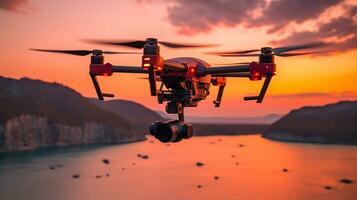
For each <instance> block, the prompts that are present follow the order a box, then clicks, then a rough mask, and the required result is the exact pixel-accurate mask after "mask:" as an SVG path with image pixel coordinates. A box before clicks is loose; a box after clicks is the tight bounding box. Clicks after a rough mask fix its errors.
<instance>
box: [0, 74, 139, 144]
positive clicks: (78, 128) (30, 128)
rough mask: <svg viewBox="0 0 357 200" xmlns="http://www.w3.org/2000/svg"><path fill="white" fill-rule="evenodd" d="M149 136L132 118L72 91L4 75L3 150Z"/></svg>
mask: <svg viewBox="0 0 357 200" xmlns="http://www.w3.org/2000/svg"><path fill="white" fill-rule="evenodd" d="M144 138H145V135H144V133H143V132H140V131H138V129H136V128H135V126H133V125H132V124H131V123H130V121H129V120H126V119H124V118H122V117H120V116H118V115H116V114H114V113H112V112H108V111H105V110H103V109H101V108H99V107H97V106H95V105H94V104H93V103H92V102H91V101H90V100H88V99H87V98H84V97H82V96H81V95H80V94H79V93H77V92H76V91H74V90H72V89H70V88H68V87H65V86H63V85H60V84H57V83H46V82H43V81H39V80H31V79H28V78H22V79H19V80H16V79H10V78H4V77H0V151H11V150H23V149H34V148H38V147H49V146H59V145H73V144H93V143H95V144H101V143H103V144H104V143H123V142H132V141H136V140H143V139H144Z"/></svg>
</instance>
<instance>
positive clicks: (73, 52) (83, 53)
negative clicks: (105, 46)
mask: <svg viewBox="0 0 357 200" xmlns="http://www.w3.org/2000/svg"><path fill="white" fill-rule="evenodd" d="M30 50H32V51H41V52H49V53H64V54H70V55H76V56H87V55H89V54H92V53H95V52H100V53H103V54H140V53H139V52H118V51H102V50H52V49H30Z"/></svg>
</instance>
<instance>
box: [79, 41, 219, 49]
mask: <svg viewBox="0 0 357 200" xmlns="http://www.w3.org/2000/svg"><path fill="white" fill-rule="evenodd" d="M83 41H85V42H90V43H94V44H104V45H114V46H127V47H132V48H136V49H142V48H144V46H145V44H146V41H145V40H91V39H85V40H83ZM158 43H160V44H162V45H164V46H166V47H169V48H174V49H176V48H204V47H215V46H218V45H217V44H189V43H173V42H164V41H158Z"/></svg>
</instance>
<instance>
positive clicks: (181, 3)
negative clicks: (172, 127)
mask: <svg viewBox="0 0 357 200" xmlns="http://www.w3.org/2000/svg"><path fill="white" fill-rule="evenodd" d="M312 2H313V3H312ZM0 27H1V29H0V45H1V53H0V75H1V76H5V77H13V78H21V77H30V78H33V79H41V80H44V81H49V82H58V83H61V84H64V85H66V86H69V87H71V88H73V89H75V90H76V91H78V92H80V93H81V94H82V95H83V96H86V97H95V96H96V94H95V90H94V88H93V86H92V83H91V82H90V77H89V76H88V70H89V69H88V67H89V61H90V60H89V59H90V57H76V56H69V55H61V54H49V53H40V52H32V51H29V50H28V49H29V48H45V49H94V48H100V49H105V50H125V51H136V50H135V49H129V48H124V47H110V46H98V45H97V46H95V45H93V44H87V43H84V42H81V41H79V39H83V38H96V39H145V38H147V37H156V38H158V39H159V40H160V39H161V40H165V41H172V42H194V43H214V44H216V43H217V44H221V46H219V47H217V48H210V49H208V48H206V49H194V50H191V49H190V50H187V49H184V50H172V49H168V48H165V47H163V48H162V49H161V54H162V56H164V58H172V57H180V56H190V57H198V58H201V59H203V60H205V61H207V62H209V63H211V64H215V63H227V62H241V61H253V60H254V59H255V60H257V59H256V58H253V59H252V58H238V59H237V58H222V57H218V56H213V55H207V54H204V53H203V52H208V51H219V50H240V49H242V50H244V49H251V48H260V47H262V46H266V45H271V46H273V47H276V46H279V45H289V44H299V43H306V42H311V41H324V42H328V43H330V44H331V45H330V46H329V47H328V48H329V49H328V50H330V51H331V52H330V53H328V54H325V55H321V56H312V57H311V56H301V57H293V58H280V57H277V58H276V63H277V67H278V68H277V73H278V75H277V76H275V77H274V79H273V80H272V83H271V86H270V88H269V89H268V93H267V96H266V98H265V101H264V102H263V104H256V103H254V102H244V101H243V100H242V99H243V97H244V96H248V95H255V94H258V92H259V90H260V87H261V84H262V82H250V81H249V80H247V79H234V78H230V79H228V85H227V87H226V91H225V95H224V97H223V102H222V104H221V108H220V109H217V108H215V107H214V105H213V103H212V101H213V100H214V98H215V97H216V94H217V88H215V87H214V88H211V89H212V90H211V95H210V97H209V98H208V100H206V101H204V102H201V103H200V105H199V107H197V108H189V109H187V115H191V116H199V115H200V116H258V115H265V114H270V113H281V114H283V113H286V112H288V111H290V110H291V109H294V108H298V107H301V106H304V105H322V104H326V103H331V102H336V101H339V100H356V99H357V0H350V1H348V0H315V1H312V0H300V1H297V0H217V1H211V0H207V1H205V0H197V1H192V0H191V1H189V0H140V1H139V0H137V1H134V0H103V1H98V0H76V1H73V0H61V1H55V0H0ZM106 62H110V63H112V64H116V65H137V66H140V64H141V55H129V56H122V55H115V56H106ZM137 77H144V75H127V74H115V75H114V76H112V77H109V78H108V77H105V78H100V82H101V86H102V89H103V91H104V92H112V93H115V95H116V98H120V99H129V100H134V101H137V102H139V103H142V104H144V105H145V106H147V107H150V108H152V109H154V110H161V111H164V107H165V106H164V105H163V104H162V105H159V104H157V103H156V97H151V96H150V95H149V86H148V83H147V81H146V80H142V79H137Z"/></svg>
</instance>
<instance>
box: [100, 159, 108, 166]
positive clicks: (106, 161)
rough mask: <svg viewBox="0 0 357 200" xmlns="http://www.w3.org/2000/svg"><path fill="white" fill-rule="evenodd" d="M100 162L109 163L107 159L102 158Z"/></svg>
mask: <svg viewBox="0 0 357 200" xmlns="http://www.w3.org/2000/svg"><path fill="white" fill-rule="evenodd" d="M102 162H103V163H104V164H107V165H109V163H110V161H109V160H108V159H103V160H102Z"/></svg>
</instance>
